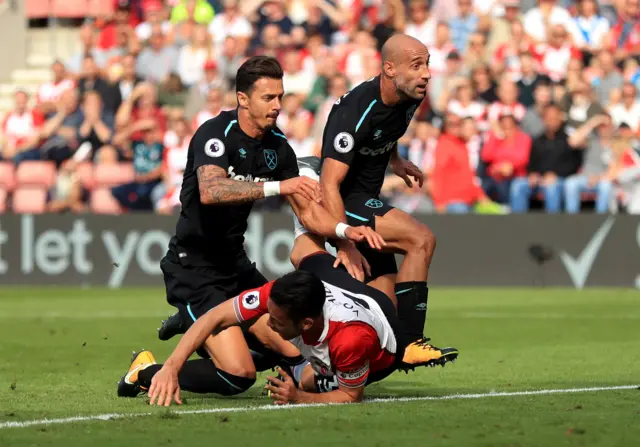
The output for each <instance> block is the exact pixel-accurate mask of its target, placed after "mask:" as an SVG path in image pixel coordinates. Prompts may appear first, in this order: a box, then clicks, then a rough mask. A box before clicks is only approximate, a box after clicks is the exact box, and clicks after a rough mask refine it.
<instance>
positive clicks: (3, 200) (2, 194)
mask: <svg viewBox="0 0 640 447" xmlns="http://www.w3.org/2000/svg"><path fill="white" fill-rule="evenodd" d="M6 210H7V190H6V189H2V188H0V214H2V213H4V212H5V211H6Z"/></svg>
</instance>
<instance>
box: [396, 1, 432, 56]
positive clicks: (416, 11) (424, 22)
mask: <svg viewBox="0 0 640 447" xmlns="http://www.w3.org/2000/svg"><path fill="white" fill-rule="evenodd" d="M404 32H405V34H408V35H409V36H411V37H415V38H416V39H418V40H419V41H420V42H422V43H423V44H425V45H426V46H427V47H430V46H431V45H433V44H434V43H435V41H436V20H435V19H434V18H433V17H431V16H430V15H429V2H428V1H425V0H411V1H410V3H409V23H407V26H406V27H405V29H404Z"/></svg>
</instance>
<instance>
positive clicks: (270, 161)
mask: <svg viewBox="0 0 640 447" xmlns="http://www.w3.org/2000/svg"><path fill="white" fill-rule="evenodd" d="M264 161H265V162H266V163H267V167H268V168H269V169H271V170H272V171H273V170H274V169H275V168H276V166H278V154H277V153H276V151H274V150H273V149H265V150H264Z"/></svg>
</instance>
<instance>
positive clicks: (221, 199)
mask: <svg viewBox="0 0 640 447" xmlns="http://www.w3.org/2000/svg"><path fill="white" fill-rule="evenodd" d="M263 198H264V184H263V183H253V182H241V181H238V180H231V179H226V178H220V177H217V178H216V179H214V180H212V181H210V182H200V202H201V203H202V204H204V205H239V204H242V203H248V202H255V201H256V200H260V199H263Z"/></svg>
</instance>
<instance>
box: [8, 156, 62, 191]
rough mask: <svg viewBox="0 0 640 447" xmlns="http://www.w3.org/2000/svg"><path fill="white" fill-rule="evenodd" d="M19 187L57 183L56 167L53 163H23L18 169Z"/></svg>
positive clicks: (48, 186) (17, 179)
mask: <svg viewBox="0 0 640 447" xmlns="http://www.w3.org/2000/svg"><path fill="white" fill-rule="evenodd" d="M16 182H17V186H18V187H21V186H44V187H47V188H51V187H52V186H53V185H54V184H55V182H56V165H55V164H54V163H53V162H51V161H23V162H22V163H20V165H19V166H18V169H16Z"/></svg>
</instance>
